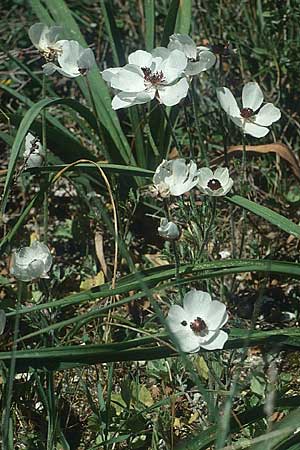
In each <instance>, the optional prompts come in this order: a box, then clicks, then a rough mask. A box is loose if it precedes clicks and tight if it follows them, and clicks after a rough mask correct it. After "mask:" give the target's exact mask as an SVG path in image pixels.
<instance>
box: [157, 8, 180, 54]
mask: <svg viewBox="0 0 300 450" xmlns="http://www.w3.org/2000/svg"><path fill="white" fill-rule="evenodd" d="M179 3H180V1H179V0H171V3H170V6H169V11H168V15H167V17H166V20H165V26H164V31H163V37H162V40H161V46H162V47H166V46H167V45H168V43H169V37H170V36H171V34H173V33H174V31H175V25H176V19H177V14H178V8H179Z"/></svg>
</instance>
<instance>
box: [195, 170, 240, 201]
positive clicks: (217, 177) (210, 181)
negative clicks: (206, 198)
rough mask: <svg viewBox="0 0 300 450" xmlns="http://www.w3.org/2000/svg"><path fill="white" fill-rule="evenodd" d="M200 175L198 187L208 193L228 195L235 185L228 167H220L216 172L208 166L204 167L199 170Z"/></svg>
mask: <svg viewBox="0 0 300 450" xmlns="http://www.w3.org/2000/svg"><path fill="white" fill-rule="evenodd" d="M198 176H199V182H198V188H199V189H200V191H201V192H203V193H204V194H207V195H213V196H220V195H226V194H227V192H229V191H230V189H231V188H232V185H233V180H232V178H230V176H229V171H228V169H227V168H226V167H218V168H217V170H215V172H213V171H212V170H211V169H209V168H208V167H202V168H201V169H199V171H198Z"/></svg>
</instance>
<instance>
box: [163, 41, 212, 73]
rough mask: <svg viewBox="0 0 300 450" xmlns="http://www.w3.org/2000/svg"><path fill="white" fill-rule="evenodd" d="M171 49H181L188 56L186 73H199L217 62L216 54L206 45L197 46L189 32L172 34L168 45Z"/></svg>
mask: <svg viewBox="0 0 300 450" xmlns="http://www.w3.org/2000/svg"><path fill="white" fill-rule="evenodd" d="M168 48H169V49H170V50H174V49H177V50H180V51H182V52H183V53H184V54H185V56H186V57H187V58H188V63H187V66H186V69H185V71H184V72H185V74H186V75H191V76H192V75H198V74H199V73H201V72H204V71H205V70H208V69H210V68H211V67H212V66H213V65H214V64H215V62H216V56H215V55H214V54H213V53H212V52H211V51H209V49H208V48H206V47H203V46H201V47H197V46H196V44H195V42H194V41H193V39H192V38H190V36H188V35H187V34H172V36H170V42H169V45H168Z"/></svg>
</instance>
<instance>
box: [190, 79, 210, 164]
mask: <svg viewBox="0 0 300 450" xmlns="http://www.w3.org/2000/svg"><path fill="white" fill-rule="evenodd" d="M190 92H191V99H192V105H193V113H194V118H195V122H196V128H197V133H198V138H199V141H200V152H201V159H202V161H204V163H205V165H206V166H208V158H207V154H206V150H205V145H204V141H203V137H202V131H201V126H200V122H199V118H198V108H197V99H196V90H195V81H192V82H191V90H190Z"/></svg>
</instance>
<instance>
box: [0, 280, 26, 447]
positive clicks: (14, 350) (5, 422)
mask: <svg viewBox="0 0 300 450" xmlns="http://www.w3.org/2000/svg"><path fill="white" fill-rule="evenodd" d="M24 287H25V284H24V283H23V281H18V295H17V304H16V316H15V326H14V333H13V346H12V355H11V362H10V369H9V376H8V384H7V395H6V405H5V410H4V418H3V422H2V439H3V441H2V443H3V450H9V448H10V446H9V428H10V427H9V422H10V408H11V403H12V396H13V386H14V378H15V372H16V353H17V347H18V344H17V340H18V336H19V328H20V314H19V312H20V306H21V301H22V297H23V290H24Z"/></svg>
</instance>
